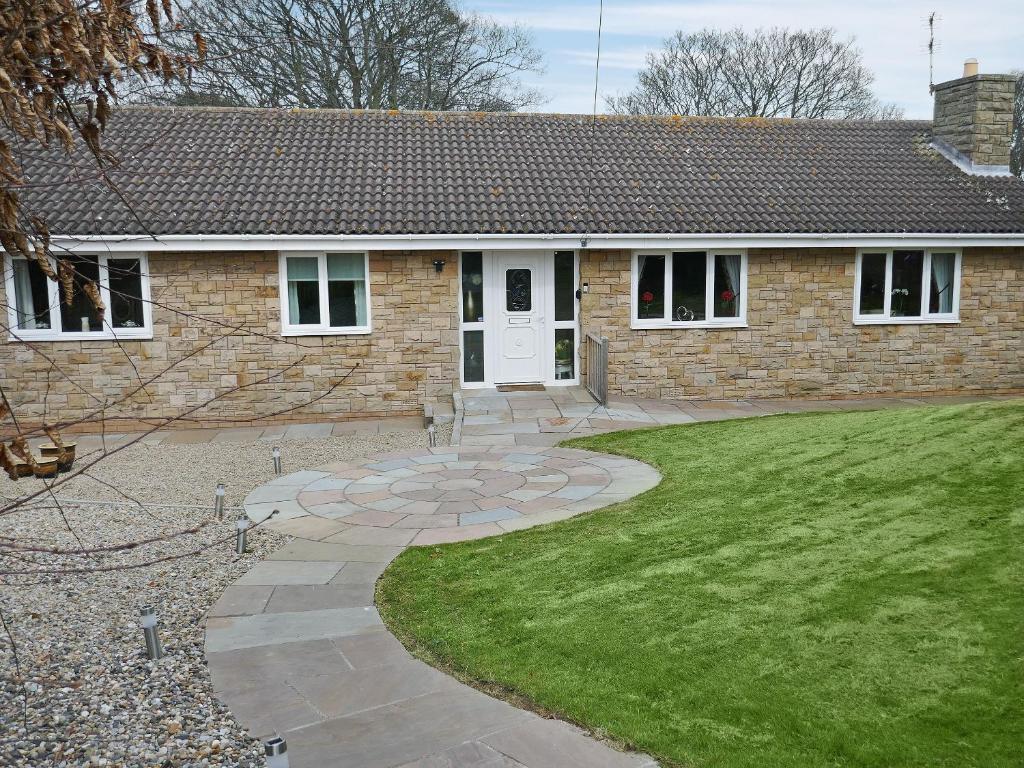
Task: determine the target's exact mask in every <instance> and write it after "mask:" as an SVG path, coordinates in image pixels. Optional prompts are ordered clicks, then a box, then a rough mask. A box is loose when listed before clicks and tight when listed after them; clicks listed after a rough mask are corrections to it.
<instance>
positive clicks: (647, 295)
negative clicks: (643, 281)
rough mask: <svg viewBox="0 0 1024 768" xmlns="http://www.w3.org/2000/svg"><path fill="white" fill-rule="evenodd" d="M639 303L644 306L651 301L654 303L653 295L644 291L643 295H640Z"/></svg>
mask: <svg viewBox="0 0 1024 768" xmlns="http://www.w3.org/2000/svg"><path fill="white" fill-rule="evenodd" d="M640 301H642V302H644V303H645V304H650V303H651V302H652V301H654V294H653V293H651V292H650V291H644V292H643V293H641V294H640Z"/></svg>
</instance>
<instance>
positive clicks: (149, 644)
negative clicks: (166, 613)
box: [139, 605, 164, 661]
mask: <svg viewBox="0 0 1024 768" xmlns="http://www.w3.org/2000/svg"><path fill="white" fill-rule="evenodd" d="M139 616H141V617H142V619H141V624H142V634H143V635H144V636H145V638H146V655H147V656H148V657H149V658H150V659H152V660H153V661H156V660H157V659H159V658H160V657H161V656H163V655H164V649H163V646H162V645H160V637H159V636H158V635H157V633H156V610H155V609H154V608H153V606H152V605H144V606H142V607H141V608H140V609H139Z"/></svg>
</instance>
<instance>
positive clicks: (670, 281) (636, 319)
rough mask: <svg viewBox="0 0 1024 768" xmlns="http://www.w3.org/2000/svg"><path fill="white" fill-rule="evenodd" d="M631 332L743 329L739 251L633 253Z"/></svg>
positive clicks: (743, 269) (743, 270) (742, 255)
mask: <svg viewBox="0 0 1024 768" xmlns="http://www.w3.org/2000/svg"><path fill="white" fill-rule="evenodd" d="M630 303H631V307H632V327H633V328H742V327H745V326H746V324H747V254H746V252H744V251H720V250H713V251H705V250H699V251H696V250H695V251H636V252H635V253H634V254H633V269H632V290H631V300H630Z"/></svg>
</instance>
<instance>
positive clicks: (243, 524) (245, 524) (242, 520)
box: [235, 512, 249, 555]
mask: <svg viewBox="0 0 1024 768" xmlns="http://www.w3.org/2000/svg"><path fill="white" fill-rule="evenodd" d="M235 528H237V529H238V530H237V531H236V532H235V552H236V553H237V554H239V555H244V554H245V548H246V546H247V545H248V535H247V534H246V531H247V530H248V528H249V518H248V517H246V516H245V513H244V512H243V513H242V514H240V515H239V516H238V520H236V521H235Z"/></svg>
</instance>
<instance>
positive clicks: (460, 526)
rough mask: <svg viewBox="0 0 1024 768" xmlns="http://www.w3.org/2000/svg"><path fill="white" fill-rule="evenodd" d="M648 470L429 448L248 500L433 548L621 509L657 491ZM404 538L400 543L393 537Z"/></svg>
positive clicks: (292, 478)
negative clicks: (616, 507) (622, 503)
mask: <svg viewBox="0 0 1024 768" xmlns="http://www.w3.org/2000/svg"><path fill="white" fill-rule="evenodd" d="M659 479H660V476H659V475H658V473H657V472H656V471H655V470H654V469H652V468H651V467H650V466H648V465H646V464H643V463H641V462H639V461H634V460H632V459H626V458H621V457H618V456H608V455H605V454H599V453H592V452H589V451H580V450H576V449H572V448H497V447H495V448H481V447H461V446H454V447H451V448H428V449H417V450H412V451H403V452H400V453H390V454H384V455H380V456H375V457H372V458H370V459H366V460H364V461H356V462H351V463H338V464H331V465H328V466H326V467H321V468H320V469H319V470H316V471H303V472H296V473H293V474H292V475H286V476H284V477H281V478H278V479H276V480H274V481H273V482H271V483H268V484H267V485H265V486H263V487H261V488H257V489H256V490H255V491H253V493H251V494H250V495H249V497H248V498H247V499H246V502H245V504H246V511H247V513H248V514H249V516H250V517H252V518H253V519H254V520H257V521H258V520H261V519H265V518H266V516H267V515H268V514H269V513H270V511H271V508H274V509H279V510H280V511H281V515H280V517H282V518H285V519H287V518H293V517H300V516H302V515H312V516H316V517H320V518H325V519H328V520H333V521H337V522H338V523H339V524H343V525H344V530H343V531H342V534H341V535H339V540H340V541H344V540H351V541H353V542H355V541H369V540H371V537H370V532H369V531H366V533H365V534H364V535H360V536H355V534H354V533H353V534H352V535H350V536H347V537H346V536H344V535H343V534H344V532H345V531H347V530H349V529H350V528H363V529H366V528H376V529H385V528H386V529H390V530H392V531H395V533H394V534H388V535H386V536H385V535H383V533H381V534H376V535H374V536H373V537H372V540H374V541H395V542H399V541H401V542H403V543H412V544H433V543H440V542H443V541H457V540H462V539H468V538H477V537H480V536H489V535H494V534H498V533H502V532H503V531H510V530H516V529H519V528H527V527H530V526H532V525H538V524H541V523H546V522H552V521H554V520H560V519H564V518H567V517H571V516H573V515H577V514H580V513H582V512H586V511H589V510H592V509H597V508H598V507H602V506H605V505H607V504H612V503H614V502H616V501H622V500H624V499H626V498H628V497H630V496H633V495H636V494H637V493H640V492H642V491H644V490H647V489H648V488H651V487H653V486H654V485H656V484H657V482H658V480H659ZM402 530H404V531H407V532H408V533H406V534H399V533H398V531H402Z"/></svg>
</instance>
